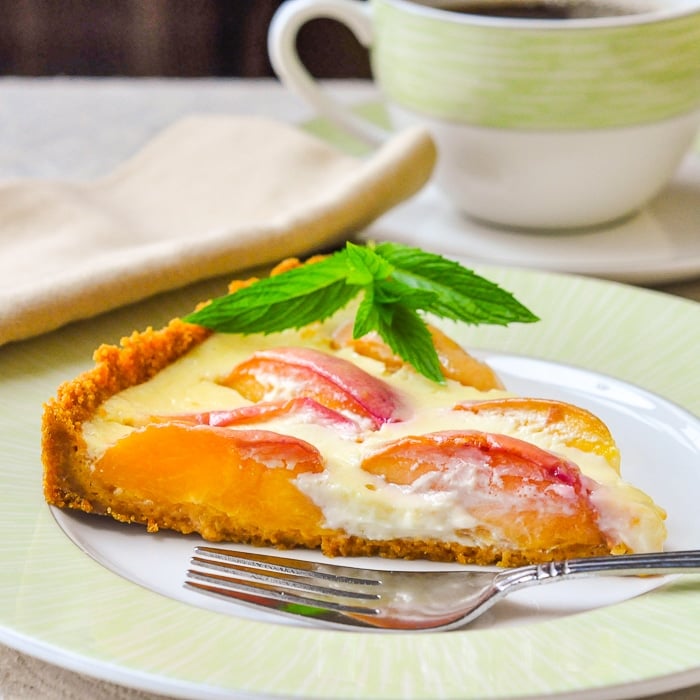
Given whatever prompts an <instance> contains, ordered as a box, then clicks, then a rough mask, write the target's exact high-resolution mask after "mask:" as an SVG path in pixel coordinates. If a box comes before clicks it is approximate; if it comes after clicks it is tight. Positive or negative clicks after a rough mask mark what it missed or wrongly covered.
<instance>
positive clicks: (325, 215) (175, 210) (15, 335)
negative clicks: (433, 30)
mask: <svg viewBox="0 0 700 700" xmlns="http://www.w3.org/2000/svg"><path fill="white" fill-rule="evenodd" d="M434 160H435V149H434V146H433V143H432V141H431V140H430V137H429V136H428V135H427V133H426V132H425V131H423V130H421V129H415V130H414V129H411V130H407V131H404V132H400V133H398V134H397V135H395V136H393V137H392V138H391V139H390V140H388V141H387V143H386V144H385V145H384V146H382V147H381V148H380V149H378V150H377V151H376V152H374V153H373V154H372V155H370V156H368V157H367V158H364V159H360V158H355V157H351V156H348V155H346V154H344V153H341V152H339V151H338V150H336V149H335V148H333V147H332V146H330V145H329V144H327V143H325V142H323V141H321V140H319V139H317V138H315V137H313V136H311V135H309V134H307V133H305V132H303V131H302V130H300V129H297V128H295V127H293V126H289V125H285V124H282V123H278V122H276V121H273V120H267V119H261V118H257V117H256V118H249V117H245V118H243V117H231V116H195V117H189V118H187V119H184V120H182V121H179V122H177V123H175V124H174V125H173V126H171V127H170V128H168V129H166V130H165V131H164V132H162V133H161V134H160V135H158V136H157V137H156V138H154V139H153V140H152V141H151V142H150V143H148V144H147V145H146V146H145V147H144V148H143V150H141V151H140V152H139V153H137V154H136V155H135V156H134V157H132V158H131V159H130V160H128V161H126V162H125V163H124V164H122V165H121V166H120V167H119V168H117V169H116V170H115V171H114V172H112V173H111V174H110V175H109V176H107V177H105V178H103V179H100V180H96V181H93V182H86V183H71V182H54V181H51V182H49V181H27V180H24V181H16V182H8V183H5V184H3V185H0V345H1V344H3V343H7V342H9V341H13V340H19V339H22V338H27V337H29V336H33V335H37V334H40V333H43V332H46V331H49V330H52V329H54V328H57V327H59V326H62V325H63V324H65V323H68V322H70V321H73V320H77V319H83V318H88V317H90V316H93V315H95V314H98V313H101V312H103V311H107V310H109V309H112V308H116V307H117V306H121V305H124V304H127V303H130V302H134V301H137V300H139V299H143V298H145V297H147V296H150V295H153V294H156V293H158V292H162V291H165V290H168V289H174V288H176V287H180V286H183V285H185V284H188V283H191V282H194V281H196V280H200V279H205V278H208V277H213V276H216V275H221V274H229V273H230V274H232V275H235V273H236V272H237V271H241V270H243V269H245V268H249V267H253V266H256V265H264V264H268V263H272V262H276V261H277V260H279V259H281V258H283V257H286V256H292V255H304V254H307V253H309V252H311V251H314V250H318V249H320V248H323V247H328V246H331V245H333V244H337V243H340V242H341V241H343V240H345V239H346V238H348V237H351V236H352V234H353V233H355V232H357V231H358V230H359V229H361V228H362V227H364V226H365V225H367V224H368V223H369V222H370V221H372V220H373V219H375V218H376V217H378V216H379V215H380V214H382V213H383V212H385V211H386V210H388V209H389V208H391V207H393V206H394V205H396V204H398V203H399V202H401V201H402V200H404V199H405V198H407V197H409V196H411V195H412V194H413V193H415V192H416V191H417V190H418V189H420V188H421V187H422V185H423V184H424V183H425V182H426V181H427V179H428V178H429V176H430V174H431V171H432V168H433V165H434Z"/></svg>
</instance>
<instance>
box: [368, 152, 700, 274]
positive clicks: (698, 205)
mask: <svg viewBox="0 0 700 700" xmlns="http://www.w3.org/2000/svg"><path fill="white" fill-rule="evenodd" d="M364 236H365V237H366V238H373V239H376V240H395V241H398V242H401V243H406V244H409V245H417V246H420V247H423V248H428V249H430V250H434V251H436V252H440V253H444V254H448V255H449V254H452V255H459V256H461V257H463V258H467V259H468V260H473V261H475V262H487V263H498V264H501V265H515V266H519V267H529V268H536V269H540V270H553V271H558V272H569V273H577V274H584V275H592V276H596V277H604V278H607V279H612V280H617V281H620V282H630V283H633V284H662V283H667V282H674V281H681V280H686V279H691V278H694V277H696V276H700V152H698V151H695V152H694V153H692V154H690V155H689V156H688V157H687V158H686V159H685V161H684V162H683V164H682V166H681V168H680V169H679V171H678V172H677V173H676V176H675V177H674V179H673V181H672V182H671V184H670V185H669V186H668V187H667V188H666V190H664V192H662V193H661V194H660V195H659V196H658V197H657V198H656V199H655V200H654V201H653V202H652V203H651V204H650V205H649V206H648V207H646V208H645V209H644V210H642V211H641V212H639V213H638V214H636V215H635V216H633V217H631V218H629V219H626V220H624V221H620V222H618V223H615V224H612V225H610V226H608V227H605V228H601V229H595V230H586V231H579V232H566V233H542V234H536V233H530V232H528V233H524V232H518V231H510V230H504V229H498V228H496V227H494V226H490V225H488V224H486V223H483V222H478V221H475V220H473V219H470V218H468V217H466V216H465V215H462V214H460V213H459V212H458V211H457V210H455V209H454V208H453V207H452V206H451V205H450V203H449V202H448V201H447V200H446V199H445V198H444V197H443V195H442V194H441V193H440V192H439V191H438V190H437V189H436V188H435V187H432V186H429V187H426V188H425V189H424V190H423V191H422V192H421V193H420V194H419V195H417V196H416V197H415V198H414V199H412V200H410V201H409V202H407V203H406V204H403V205H402V206H400V207H397V208H396V209H394V210H393V211H391V212H389V213H388V214H386V215H385V216H384V217H382V218H381V219H380V220H379V221H378V222H377V223H375V224H374V225H373V226H372V227H370V229H369V230H368V231H367V232H366V233H365V234H364Z"/></svg>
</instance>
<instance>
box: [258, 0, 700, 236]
mask: <svg viewBox="0 0 700 700" xmlns="http://www.w3.org/2000/svg"><path fill="white" fill-rule="evenodd" d="M317 17H330V18H333V19H336V20H339V21H340V22H343V23H345V24H346V25H347V26H348V27H349V28H350V29H351V30H352V31H353V32H354V33H355V35H356V36H357V37H358V39H359V40H360V42H362V43H363V44H364V45H365V46H368V47H369V48H370V51H371V60H372V71H373V75H374V79H375V81H376V83H377V84H378V86H379V88H380V89H381V92H382V94H383V96H384V97H385V99H386V103H387V110H388V112H389V115H390V118H391V121H392V124H393V126H394V127H395V128H401V127H404V126H407V125H413V124H421V125H424V126H426V127H427V128H429V129H430V131H431V133H432V135H433V138H434V140H435V143H436V145H437V148H438V153H439V158H438V164H437V166H436V170H435V174H434V180H435V182H436V183H437V184H438V186H439V187H440V188H441V189H442V190H443V191H444V193H445V194H446V195H447V196H448V197H449V198H450V199H451V200H452V201H453V202H454V203H455V204H456V205H457V206H458V207H459V208H460V209H462V210H463V211H464V212H466V213H467V214H469V215H471V216H473V217H476V218H479V219H483V220H485V221H488V222H493V223H496V224H499V225H503V226H508V227H516V228H525V229H533V228H534V229H547V230H550V229H570V228H572V227H587V226H595V225H600V224H604V223H607V222H611V221H614V220H616V219H619V218H621V217H624V216H626V215H629V214H631V213H633V212H635V211H637V210H638V209H640V208H641V207H643V206H644V204H645V203H647V202H648V201H649V200H650V199H651V198H653V197H654V196H655V195H657V194H658V193H659V191H660V190H661V189H662V188H663V187H664V186H665V185H666V184H667V183H668V181H669V180H670V178H671V177H672V175H673V173H674V172H675V170H676V168H677V167H678V165H679V163H680V161H681V160H682V158H683V156H684V154H686V152H687V151H688V149H689V148H690V145H691V144H692V142H693V139H694V136H695V134H696V133H697V130H698V127H699V126H700V0H540V1H539V2H534V1H528V0H471V1H469V0H462V1H458V0H370V2H368V3H365V2H360V1H359V0H289V1H288V2H285V3H284V4H283V5H282V6H281V8H280V9H279V10H278V12H277V14H276V15H275V17H274V19H273V22H272V24H271V27H270V33H269V51H270V60H271V62H272V65H273V67H274V69H275V71H276V72H277V74H278V75H279V77H280V79H281V80H282V82H283V83H284V84H285V85H286V86H288V87H289V88H290V89H291V90H293V91H295V92H297V93H298V94H300V95H301V96H303V97H304V98H305V99H306V100H308V102H309V103H310V104H311V105H313V106H314V107H315V108H316V110H317V111H318V112H319V113H320V114H322V115H324V116H326V117H328V118H330V119H331V120H333V121H335V122H337V123H338V124H340V125H341V126H343V127H345V128H346V129H348V130H350V131H351V132H352V133H354V134H356V135H359V136H361V137H362V138H364V139H365V140H367V141H369V142H370V143H373V144H376V143H380V142H382V141H383V140H385V139H386V137H387V134H386V133H385V132H383V131H382V129H380V128H378V127H377V126H375V125H373V124H370V123H369V122H367V121H365V120H363V119H362V118H361V117H359V116H357V115H356V114H354V113H353V112H352V111H351V110H350V109H348V108H347V107H346V106H343V105H342V104H340V103H338V102H337V101H335V100H334V99H333V98H332V97H331V96H330V95H329V94H328V93H327V92H326V91H325V90H324V89H323V87H322V86H319V84H318V83H317V82H316V81H315V80H314V79H313V78H312V76H311V75H310V73H309V72H308V71H307V70H306V68H305V67H304V66H303V64H302V63H301V61H300V59H299V56H298V54H297V51H296V48H295V39H296V35H297V32H298V31H299V29H300V28H301V27H302V26H303V25H304V24H305V23H306V22H308V21H309V20H311V19H314V18H317Z"/></svg>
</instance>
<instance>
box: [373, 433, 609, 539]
mask: <svg viewBox="0 0 700 700" xmlns="http://www.w3.org/2000/svg"><path fill="white" fill-rule="evenodd" d="M362 468H363V469H364V470H365V471H367V472H369V473H372V474H375V475H379V476H382V477H384V478H385V479H386V480H387V481H388V482H391V483H394V484H397V485H402V486H408V485H412V487H413V489H415V490H416V491H419V492H430V491H435V492H438V493H439V492H443V491H447V490H448V489H456V490H457V491H458V497H459V498H460V499H461V500H462V503H463V505H464V507H465V509H466V510H467V512H468V513H469V515H471V516H473V517H474V518H475V519H476V520H477V521H478V522H479V523H482V524H483V525H487V526H489V527H492V528H494V529H497V530H498V531H499V532H501V533H502V534H503V535H504V536H505V537H507V538H508V539H510V540H511V541H512V542H513V543H514V545H515V546H517V547H519V548H521V549H542V548H549V547H551V546H552V543H555V544H561V545H567V544H577V545H581V544H583V545H600V544H604V543H605V537H604V535H603V534H602V533H601V531H600V529H599V527H598V525H597V511H596V509H595V508H594V507H593V505H592V504H591V501H590V498H589V493H590V492H589V490H588V487H587V480H586V479H585V477H583V476H582V474H581V472H580V470H579V469H578V467H577V466H576V465H575V464H573V463H571V462H569V461H567V460H564V459H562V458H560V457H558V456H556V455H554V454H552V453H549V452H546V451H544V450H541V449H540V448H538V447H536V446H535V445H531V444H530V443H527V442H525V441H523V440H518V439H516V438H512V437H509V436H506V435H496V434H491V433H481V432H476V431H465V432H461V431H444V432H436V433H429V434H426V435H418V436H409V437H405V438H401V439H399V440H396V441H395V442H393V443H391V444H389V445H387V446H385V447H384V448H383V449H381V450H379V451H378V452H375V453H374V454H372V455H369V456H368V457H367V458H365V460H364V461H363V463H362ZM419 480H420V481H419ZM474 482H477V483H478V487H477V488H476V489H472V488H471V487H470V484H474ZM475 493H477V494H479V495H478V496H477V497H476V498H474V497H473V496H474V494H475Z"/></svg>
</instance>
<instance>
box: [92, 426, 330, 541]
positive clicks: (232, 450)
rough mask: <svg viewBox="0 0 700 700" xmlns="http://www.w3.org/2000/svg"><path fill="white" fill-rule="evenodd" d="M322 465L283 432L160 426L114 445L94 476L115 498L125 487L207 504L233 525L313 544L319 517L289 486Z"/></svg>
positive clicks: (138, 493) (137, 494) (134, 494)
mask: <svg viewBox="0 0 700 700" xmlns="http://www.w3.org/2000/svg"><path fill="white" fill-rule="evenodd" d="M323 468H324V465H323V460H322V458H321V455H320V454H319V452H318V450H317V449H316V448H315V447H313V446H312V445H310V444H309V443H307V442H304V441H303V440H299V439H297V438H294V437H290V436H287V435H279V434H277V433H273V432H270V431H265V430H232V429H230V428H217V427H212V426H202V425H198V426H188V425H183V424H177V423H164V424H154V425H149V426H147V427H145V428H141V429H138V430H134V431H133V432H131V433H129V435H127V436H126V437H124V438H122V439H120V440H119V441H117V442H116V443H115V444H114V445H112V446H111V447H110V448H108V449H107V450H106V452H105V453H104V455H103V456H102V457H101V458H100V459H99V461H98V462H97V464H96V467H95V472H96V476H97V477H98V478H99V479H100V480H101V481H103V482H105V483H107V484H110V485H111V486H112V488H113V489H114V491H115V496H117V497H118V494H119V492H120V491H122V490H123V491H124V492H127V493H129V494H131V498H140V499H143V500H148V499H153V500H154V501H156V502H158V503H168V504H171V507H172V508H177V506H178V505H179V504H181V505H188V504H194V505H197V504H206V505H207V508H211V509H220V511H221V513H222V518H223V517H224V514H226V517H228V518H230V519H232V520H233V521H234V522H235V523H236V527H238V528H241V529H248V530H249V531H251V532H258V531H260V529H261V526H262V527H264V529H265V530H266V531H269V532H271V533H275V532H277V533H279V532H286V533H295V532H296V533H299V535H300V538H301V539H302V540H306V541H309V542H313V541H314V538H317V537H319V536H320V534H319V533H320V532H321V530H322V522H323V518H322V514H321V512H320V510H319V508H318V507H317V506H316V505H315V504H314V503H313V502H312V501H311V500H310V499H309V498H308V497H307V496H306V495H304V494H303V493H301V492H300V491H299V490H298V489H297V488H296V486H295V485H294V483H293V482H294V479H295V478H296V477H297V476H298V475H299V474H302V473H307V472H313V473H317V472H321V471H322V470H323Z"/></svg>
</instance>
